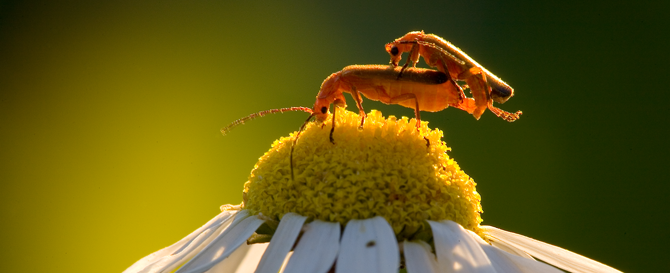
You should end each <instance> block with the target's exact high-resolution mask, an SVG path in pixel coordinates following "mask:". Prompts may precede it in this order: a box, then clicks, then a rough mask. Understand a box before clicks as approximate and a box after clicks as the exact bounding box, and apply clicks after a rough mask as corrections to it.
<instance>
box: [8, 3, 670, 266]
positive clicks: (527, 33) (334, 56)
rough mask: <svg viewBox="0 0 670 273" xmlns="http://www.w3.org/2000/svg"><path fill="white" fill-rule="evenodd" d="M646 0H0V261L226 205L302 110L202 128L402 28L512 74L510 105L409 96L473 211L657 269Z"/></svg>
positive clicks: (94, 248)
mask: <svg viewBox="0 0 670 273" xmlns="http://www.w3.org/2000/svg"><path fill="white" fill-rule="evenodd" d="M250 2H251V1H250ZM663 10H667V5H666V7H662V6H660V5H659V6H653V5H651V4H650V5H646V6H641V5H633V4H628V3H627V2H622V3H616V2H612V1H606V2H603V3H595V2H594V3H590V4H586V3H582V1H574V3H567V2H560V3H552V4H538V3H536V2H534V1H528V2H520V1H516V2H508V3H505V4H495V3H460V2H459V3H454V2H445V1H439V2H433V3H422V4H412V3H409V2H406V1H398V2H389V1H380V2H376V3H373V2H366V3H357V2H355V1H351V2H342V1H337V2H330V3H323V4H317V3H312V2H308V1H305V2H301V1H295V2H288V1H282V2H277V3H274V2H252V3H237V2H232V1H223V2H219V1H205V2H203V1H200V2H195V3H186V2H184V3H174V2H170V3H166V2H163V1H156V2H142V3H136V2H135V1H127V2H123V3H122V2H115V3H98V2H86V1H81V2H78V1H71V2H68V3H56V2H51V1H45V2H18V1H3V2H0V135H1V144H0V163H1V165H0V197H1V200H0V217H1V219H2V220H1V221H2V224H1V227H0V242H2V244H1V249H2V250H1V251H0V254H1V255H0V257H1V258H0V272H47V271H48V272H120V271H122V270H124V269H125V268H127V267H128V266H130V265H131V264H132V263H133V262H135V261H136V260H138V259H140V258H142V257H144V256H145V255H147V254H149V253H151V252H153V251H156V250H158V249H160V248H162V247H165V246H167V245H169V244H172V243H173V242H176V241H177V240H179V239H180V238H181V237H183V236H185V235H186V234H188V233H189V232H191V231H193V230H194V229H196V228H197V227H199V226H200V225H202V224H204V223H205V222H206V221H207V220H208V219H210V218H211V217H213V216H214V215H215V214H216V213H217V212H218V207H219V206H220V205H222V204H237V203H240V202H241V198H242V196H241V191H242V185H243V184H244V182H245V181H246V178H247V176H248V174H249V172H250V171H251V169H252V168H253V165H254V163H255V161H256V159H257V158H258V157H259V156H261V155H262V153H263V152H264V151H266V150H267V149H268V148H269V147H270V144H271V142H272V141H273V140H274V139H276V138H278V137H280V136H283V135H287V134H288V133H289V132H291V131H293V130H296V129H298V127H299V126H300V124H301V122H302V121H303V120H304V119H305V118H306V114H305V113H286V114H282V115H274V116H269V117H265V118H262V119H258V120H254V121H253V122H250V123H248V124H247V125H245V126H242V127H239V128H237V129H235V130H234V131H232V132H231V133H230V135H229V136H226V137H223V136H221V134H220V133H219V129H220V128H221V127H223V126H225V125H226V124H228V123H229V122H232V121H233V120H235V119H237V118H240V117H242V116H245V115H247V114H250V113H253V112H256V111H260V110H266V109H271V108H280V107H289V106H311V105H312V104H313V103H314V96H315V95H316V93H317V92H318V89H319V86H320V85H321V82H322V81H323V79H325V78H326V77H327V76H328V75H330V73H333V72H336V71H338V70H340V69H342V68H343V67H344V66H347V65H351V64H385V63H388V59H389V58H388V55H387V53H386V52H385V51H384V47H383V46H384V44H385V43H387V42H390V41H392V40H393V39H395V38H398V37H400V36H402V35H403V34H405V33H407V32H409V31H412V30H421V29H423V30H425V31H426V32H429V33H435V34H437V35H440V36H442V37H444V38H445V39H447V40H449V41H451V42H452V43H454V44H455V45H457V46H459V47H460V48H461V49H463V50H464V51H465V52H467V53H468V54H470V56H471V57H473V58H474V59H475V60H477V61H478V62H479V63H481V64H482V65H484V66H486V68H487V69H489V70H490V71H492V72H493V73H495V74H496V75H497V76H499V77H501V78H502V79H504V80H505V81H506V82H508V83H509V84H510V85H512V86H513V87H514V88H515V91H516V96H515V97H514V98H512V99H511V100H510V101H509V102H508V103H506V104H504V105H501V106H500V107H501V108H503V109H505V110H508V111H516V110H523V112H524V115H523V116H522V117H521V119H520V120H519V121H517V122H515V123H512V124H508V123H507V122H504V121H502V120H500V119H498V118H496V117H495V116H494V115H492V114H490V113H486V114H485V115H484V116H483V117H482V119H481V120H479V121H475V120H474V118H472V116H469V115H467V114H466V113H465V112H463V111H460V110H457V109H447V110H445V111H442V112H439V113H425V114H422V117H423V119H425V120H428V121H429V122H430V126H431V127H438V128H440V129H442V130H443V131H445V140H446V141H447V143H448V145H449V146H451V147H452V148H453V152H452V153H451V156H452V157H454V158H455V159H456V160H457V161H458V162H459V164H460V165H461V167H462V168H463V169H464V170H465V171H466V172H467V173H468V174H469V175H470V176H472V177H473V178H474V179H475V181H477V183H478V187H477V189H478V191H479V192H480V194H481V195H482V205H483V208H484V214H483V215H482V217H483V219H484V224H489V225H494V226H497V227H500V228H503V229H508V230H511V231H514V232H518V233H521V234H524V235H527V236H530V237H533V238H537V239H539V240H543V241H547V242H549V243H553V244H556V245H559V246H561V247H564V248H567V249H569V250H572V251H575V252H577V253H580V254H583V255H586V256H588V257H591V258H594V259H596V260H599V261H601V262H604V263H606V264H609V265H611V266H613V267H616V268H618V269H620V270H623V271H639V272H649V271H654V270H655V271H657V272H660V271H665V270H669V269H670V267H669V266H668V264H667V263H665V262H664V261H665V260H663V259H662V257H663V256H664V255H665V253H667V251H664V249H665V246H667V245H668V244H669V243H670V239H668V236H665V235H664V234H665V227H667V225H668V224H670V222H669V220H668V212H669V211H670V206H669V205H668V202H667V197H666V196H667V193H668V192H669V190H670V188H669V187H670V186H668V185H669V184H670V183H668V182H670V181H669V179H668V173H667V168H668V167H670V166H669V164H668V163H669V161H668V159H667V155H668V152H669V151H670V148H669V144H668V131H667V130H668V129H667V128H668V125H669V122H668V118H667V110H668V106H667V105H666V102H667V101H668V96H669V95H668V94H669V92H666V91H664V90H667V89H668V88H667V81H665V79H664V78H663V77H664V75H667V74H668V69H667V63H668V54H667V48H668V46H669V45H668V41H669V40H670V39H668V33H670V31H668V25H670V24H668V21H667V14H664V13H662V12H661V11H663ZM664 18H665V19H664ZM420 65H422V66H425V64H423V63H421V64H420ZM347 96H348V95H347ZM347 98H348V99H350V97H347ZM364 101H365V102H364V106H365V107H366V110H368V111H369V110H371V109H380V110H382V111H383V113H384V114H385V115H396V116H402V115H405V116H413V112H412V110H410V109H406V108H403V107H400V106H397V105H392V106H385V105H382V104H380V103H377V102H372V101H370V100H365V99H364ZM349 104H350V109H352V107H353V106H354V103H353V100H349Z"/></svg>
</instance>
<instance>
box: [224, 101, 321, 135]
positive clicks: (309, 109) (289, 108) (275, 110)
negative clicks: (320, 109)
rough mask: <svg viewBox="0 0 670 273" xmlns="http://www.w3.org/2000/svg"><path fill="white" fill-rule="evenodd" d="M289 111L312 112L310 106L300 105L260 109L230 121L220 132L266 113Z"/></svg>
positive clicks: (226, 131) (225, 133) (225, 131)
mask: <svg viewBox="0 0 670 273" xmlns="http://www.w3.org/2000/svg"><path fill="white" fill-rule="evenodd" d="M291 111H295V112H299V111H303V112H307V113H309V114H312V108H309V107H302V106H296V107H287V108H279V109H270V110H265V111H260V112H257V113H253V114H251V115H248V116H246V117H243V118H241V119H238V120H236V121H233V122H231V123H230V124H228V126H226V127H223V128H221V134H223V135H224V136H225V135H227V134H228V132H230V130H232V129H233V128H235V127H237V126H239V125H242V124H244V123H245V122H247V121H250V120H252V119H255V118H259V117H263V116H266V115H268V114H276V113H284V112H291ZM309 117H310V118H311V117H312V116H311V115H310V116H309ZM303 126H304V125H303Z"/></svg>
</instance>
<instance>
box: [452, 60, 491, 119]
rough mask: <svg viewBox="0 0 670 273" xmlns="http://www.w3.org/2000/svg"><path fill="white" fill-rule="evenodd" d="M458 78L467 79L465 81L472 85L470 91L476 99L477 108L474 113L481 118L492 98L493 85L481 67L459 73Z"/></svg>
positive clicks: (477, 117)
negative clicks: (488, 81) (487, 79)
mask: <svg viewBox="0 0 670 273" xmlns="http://www.w3.org/2000/svg"><path fill="white" fill-rule="evenodd" d="M458 78H459V79H465V82H466V83H468V86H470V93H472V97H473V98H474V99H475V109H474V111H473V112H472V115H473V116H475V118H476V119H479V118H480V117H481V116H482V114H484V111H486V108H487V107H488V103H489V101H490V100H491V97H490V96H489V93H490V91H491V87H489V85H488V83H487V82H486V75H485V74H484V73H483V71H482V69H481V68H479V67H473V68H470V69H468V70H466V71H464V72H463V73H461V74H460V75H458Z"/></svg>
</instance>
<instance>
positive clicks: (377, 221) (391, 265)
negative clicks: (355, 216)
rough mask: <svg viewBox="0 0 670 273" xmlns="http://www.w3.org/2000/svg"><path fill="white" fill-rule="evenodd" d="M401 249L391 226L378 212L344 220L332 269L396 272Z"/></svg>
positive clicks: (337, 270)
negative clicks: (368, 216) (370, 215)
mask: <svg viewBox="0 0 670 273" xmlns="http://www.w3.org/2000/svg"><path fill="white" fill-rule="evenodd" d="M399 266H400V253H399V252H398V242H397V241H396V238H395V234H394V233H393V229H392V228H391V225H389V223H388V222H386V219H384V218H383V217H381V216H377V217H374V218H370V219H365V220H351V221H349V223H347V226H346V228H345V229H344V233H343V234H342V242H341V245H340V254H339V256H338V258H337V264H336V266H335V272H338V273H339V272H347V273H349V272H366V273H367V272H384V273H388V272H397V271H398V267H399Z"/></svg>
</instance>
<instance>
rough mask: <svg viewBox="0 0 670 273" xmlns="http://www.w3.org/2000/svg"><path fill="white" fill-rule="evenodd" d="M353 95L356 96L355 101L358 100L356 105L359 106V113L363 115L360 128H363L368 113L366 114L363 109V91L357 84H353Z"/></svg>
mask: <svg viewBox="0 0 670 273" xmlns="http://www.w3.org/2000/svg"><path fill="white" fill-rule="evenodd" d="M351 96H352V97H354V101H356V106H357V107H358V113H359V114H360V115H361V126H360V127H359V128H360V129H363V123H364V122H365V117H366V116H367V115H366V114H365V110H363V98H362V97H361V93H359V92H358V90H356V86H354V85H351Z"/></svg>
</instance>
